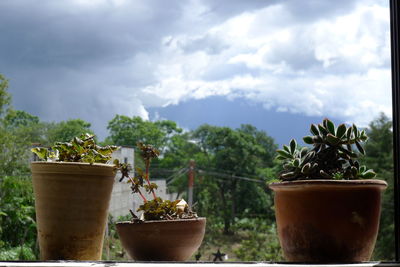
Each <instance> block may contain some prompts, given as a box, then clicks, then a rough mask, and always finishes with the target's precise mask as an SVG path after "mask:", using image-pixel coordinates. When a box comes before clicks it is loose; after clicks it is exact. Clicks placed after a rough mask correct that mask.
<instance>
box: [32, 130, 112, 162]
mask: <svg viewBox="0 0 400 267" xmlns="http://www.w3.org/2000/svg"><path fill="white" fill-rule="evenodd" d="M117 149H118V147H117V146H104V147H102V146H98V145H96V142H95V140H94V135H91V134H88V133H86V134H82V135H81V136H80V137H74V138H73V139H72V140H71V141H70V142H64V143H62V142H57V143H55V145H54V146H52V147H51V149H47V148H43V147H36V148H32V152H34V153H35V154H36V155H38V156H39V158H41V159H44V160H50V161H62V162H87V163H107V162H108V161H109V160H110V159H111V154H112V153H113V152H114V151H115V150H117Z"/></svg>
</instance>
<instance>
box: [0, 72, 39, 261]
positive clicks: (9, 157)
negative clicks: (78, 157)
mask: <svg viewBox="0 0 400 267" xmlns="http://www.w3.org/2000/svg"><path fill="white" fill-rule="evenodd" d="M7 88H8V82H7V80H6V79H5V78H4V77H3V76H1V75H0V115H1V116H0V260H18V259H26V260H28V259H29V260H32V259H35V255H34V253H33V251H34V248H35V244H36V224H35V222H34V220H33V218H34V217H35V209H34V206H33V192H32V183H31V180H30V179H29V167H28V166H29V165H28V164H29V158H30V152H29V147H30V145H31V142H32V141H33V140H38V139H39V138H40V136H41V134H40V133H41V132H40V127H39V119H38V118H37V117H35V116H32V115H30V114H28V113H26V112H24V111H18V110H14V109H12V108H11V107H10V104H11V95H9V93H8V92H7ZM7 106H8V107H7ZM6 107H7V108H6Z"/></svg>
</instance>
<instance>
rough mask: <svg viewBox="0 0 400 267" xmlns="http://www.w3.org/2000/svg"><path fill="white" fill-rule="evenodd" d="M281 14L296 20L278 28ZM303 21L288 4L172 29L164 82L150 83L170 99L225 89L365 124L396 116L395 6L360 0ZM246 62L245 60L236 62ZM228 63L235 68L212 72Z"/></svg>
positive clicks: (269, 104) (151, 90) (278, 106)
mask: <svg viewBox="0 0 400 267" xmlns="http://www.w3.org/2000/svg"><path fill="white" fill-rule="evenodd" d="M282 18H287V19H288V20H289V21H291V22H292V23H286V24H284V26H283V27H279V26H278V22H281V20H282ZM275 20H277V21H278V22H276V21H275ZM263 21H264V22H265V24H261V23H262V22H263ZM297 22H298V21H296V18H294V16H293V15H292V14H290V13H289V11H288V9H287V8H286V7H285V6H284V3H282V4H279V5H273V6H269V7H266V8H264V9H260V10H257V11H252V12H245V13H242V14H239V15H237V16H235V17H233V18H231V19H228V20H227V21H224V22H223V23H221V24H219V25H214V26H213V27H212V28H210V29H208V30H206V31H205V32H204V33H203V35H202V36H201V35H200V36H199V35H198V34H196V35H195V36H192V35H190V33H185V34H180V35H176V36H169V37H168V38H169V39H168V40H170V43H169V45H168V46H167V47H163V48H162V50H161V55H163V56H162V59H161V60H159V64H158V66H157V67H156V70H157V71H156V73H157V74H158V75H157V79H158V82H156V83H154V84H152V85H149V86H146V87H145V88H144V89H143V90H144V91H145V92H146V93H147V94H149V95H154V97H155V98H156V97H159V98H162V99H164V100H165V102H164V105H168V104H177V103H179V102H180V101H184V100H186V99H189V98H196V99H198V98H206V97H209V96H213V95H223V96H227V97H228V96H229V97H230V98H234V97H242V98H246V99H249V100H252V101H254V102H259V103H262V104H263V105H264V107H266V108H268V109H269V108H273V109H275V110H278V111H281V112H294V113H303V114H307V115H319V116H335V117H338V118H342V119H344V120H348V121H355V122H358V123H360V124H363V125H365V124H366V123H368V122H369V121H371V119H373V118H374V117H375V116H376V115H377V114H378V113H379V112H385V113H386V114H387V115H389V116H390V114H391V104H390V99H391V98H390V52H389V17H388V8H387V7H386V6H379V5H376V4H370V5H363V3H362V1H360V3H359V4H358V5H357V6H356V8H355V9H354V10H351V12H349V13H346V14H342V15H340V16H333V17H327V18H318V19H317V20H315V21H307V22H305V23H297ZM210 36H211V37H213V38H210ZM201 38H207V40H208V41H209V42H208V43H207V42H205V43H203V45H204V47H203V48H202V49H200V48H198V49H196V50H194V51H193V52H191V51H188V50H185V46H186V47H187V46H189V45H190V42H191V41H193V40H200V39H201ZM213 42H218V43H219V45H220V47H223V49H221V50H220V51H219V53H207V51H209V48H208V47H207V45H209V46H213V45H214V44H213ZM239 65H243V66H245V67H244V68H239V69H237V70H235V69H234V68H233V67H232V66H239ZM221 68H224V69H232V70H233V71H232V72H231V73H228V74H226V73H225V74H224V75H223V77H222V78H220V79H218V78H217V79H212V80H207V79H205V76H206V75H205V74H208V75H209V74H210V70H211V71H213V70H214V71H216V72H218V71H219V69H221Z"/></svg>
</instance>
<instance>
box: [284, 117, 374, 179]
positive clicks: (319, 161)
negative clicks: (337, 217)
mask: <svg viewBox="0 0 400 267" xmlns="http://www.w3.org/2000/svg"><path fill="white" fill-rule="evenodd" d="M310 132H311V134H312V135H311V136H305V137H304V138H303V141H304V142H305V143H306V144H308V145H311V147H299V146H298V144H297V142H296V140H294V139H292V140H291V141H290V143H289V145H284V146H283V149H279V150H277V153H278V156H277V159H278V160H281V161H282V162H283V171H282V172H281V173H280V176H279V178H280V180H282V181H291V180H306V179H334V180H340V179H344V180H352V179H371V178H374V177H375V176H376V173H375V172H374V171H373V170H370V169H367V167H366V166H364V165H360V163H359V162H358V161H357V159H358V157H359V155H360V154H361V155H364V154H365V150H364V148H363V147H362V145H361V144H362V143H363V142H365V141H367V139H368V136H367V134H366V133H365V130H361V131H360V130H359V129H358V128H357V126H356V125H354V124H353V125H352V126H346V125H345V124H340V125H339V126H337V127H335V125H334V123H333V122H332V121H330V120H329V119H324V120H323V122H322V123H321V124H318V125H315V124H311V127H310ZM356 150H358V152H359V153H357V152H355V151H356Z"/></svg>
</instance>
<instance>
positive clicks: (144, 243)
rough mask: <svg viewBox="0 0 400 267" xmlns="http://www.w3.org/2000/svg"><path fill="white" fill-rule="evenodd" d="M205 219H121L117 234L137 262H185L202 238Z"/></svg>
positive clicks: (198, 245)
mask: <svg viewBox="0 0 400 267" xmlns="http://www.w3.org/2000/svg"><path fill="white" fill-rule="evenodd" d="M205 226H206V218H196V219H181V220H171V221H145V222H139V223H137V222H119V223H117V225H116V227H117V231H118V235H119V237H120V239H121V243H122V246H123V247H124V249H125V250H126V251H127V252H128V254H129V256H130V257H131V258H132V259H134V260H137V261H185V260H187V259H189V258H190V257H191V256H192V255H193V253H195V252H196V250H197V249H198V248H199V247H200V245H201V242H202V241H203V237H204V233H205Z"/></svg>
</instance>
